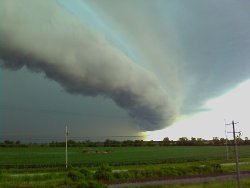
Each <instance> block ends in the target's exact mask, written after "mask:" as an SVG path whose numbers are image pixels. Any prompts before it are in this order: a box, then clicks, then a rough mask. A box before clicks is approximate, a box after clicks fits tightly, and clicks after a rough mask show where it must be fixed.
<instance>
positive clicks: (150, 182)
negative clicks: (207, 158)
mask: <svg viewBox="0 0 250 188" xmlns="http://www.w3.org/2000/svg"><path fill="white" fill-rule="evenodd" d="M247 177H249V178H250V172H242V173H241V178H247ZM234 178H236V174H221V175H212V176H200V177H198V176H195V177H182V178H180V177H178V178H171V179H170V178H166V179H161V180H145V181H141V182H139V181H138V182H131V183H130V182H128V183H117V184H109V185H108V187H109V188H121V187H139V186H146V185H170V184H187V183H203V182H209V181H215V180H228V179H234Z"/></svg>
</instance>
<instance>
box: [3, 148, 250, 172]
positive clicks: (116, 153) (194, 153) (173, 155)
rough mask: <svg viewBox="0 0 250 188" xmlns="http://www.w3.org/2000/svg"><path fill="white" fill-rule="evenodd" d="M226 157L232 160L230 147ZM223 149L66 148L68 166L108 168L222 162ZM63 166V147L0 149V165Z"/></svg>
mask: <svg viewBox="0 0 250 188" xmlns="http://www.w3.org/2000/svg"><path fill="white" fill-rule="evenodd" d="M229 149H230V150H229V158H230V159H233V158H234V153H233V148H232V147H230V148H229ZM238 149H239V156H240V159H243V158H250V146H240V147H238ZM225 159H226V148H225V147H224V146H168V147H167V146H166V147H163V146H161V147H101V148H100V147H90V148H86V147H82V148H79V147H69V148H68V161H69V164H70V165H79V164H81V165H98V164H101V163H107V164H111V165H116V164H117V165H126V164H154V163H178V162H188V161H209V160H225ZM64 163H65V148H63V147H47V146H46V147H39V146H36V147H8V148H5V147H3V148H1V149H0V165H1V166H2V167H6V166H7V165H10V166H12V165H14V166H24V167H25V166H29V165H31V166H56V165H63V164H64Z"/></svg>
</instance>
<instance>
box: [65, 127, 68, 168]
mask: <svg viewBox="0 0 250 188" xmlns="http://www.w3.org/2000/svg"><path fill="white" fill-rule="evenodd" d="M68 134H69V132H68V127H67V125H66V128H65V167H66V168H68Z"/></svg>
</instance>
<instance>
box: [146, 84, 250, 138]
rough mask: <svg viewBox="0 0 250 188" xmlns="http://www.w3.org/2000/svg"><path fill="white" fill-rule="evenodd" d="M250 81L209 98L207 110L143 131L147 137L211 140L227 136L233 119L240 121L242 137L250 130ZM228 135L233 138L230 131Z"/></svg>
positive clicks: (239, 127)
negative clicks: (162, 127) (158, 128)
mask: <svg viewBox="0 0 250 188" xmlns="http://www.w3.org/2000/svg"><path fill="white" fill-rule="evenodd" d="M249 96H250V80H247V81H245V82H243V83H241V84H239V85H238V86H237V87H236V88H234V89H233V90H231V91H229V92H228V93H226V94H224V95H222V96H220V97H217V98H214V99H211V100H209V101H207V103H206V104H205V105H204V107H205V108H207V109H208V110H207V111H203V112H200V113H197V114H194V115H190V116H182V117H179V119H178V120H177V121H176V122H175V123H174V124H173V125H171V126H170V127H167V128H165V129H162V130H157V131H147V132H144V135H145V140H159V141H160V140H163V139H164V138H165V137H168V138H170V139H172V140H178V139H179V138H181V137H187V138H189V139H190V138H191V137H195V138H203V139H212V138H213V137H220V138H225V137H226V135H225V131H226V130H231V126H225V123H227V124H230V123H231V122H232V121H233V120H234V121H235V122H239V124H237V127H236V128H237V130H238V131H241V132H242V135H241V138H242V139H244V138H245V137H249V136H250V135H249V133H250V127H249V125H250V119H249V110H250V109H249V108H250V101H249ZM227 137H229V138H230V137H232V136H231V135H230V134H229V135H227Z"/></svg>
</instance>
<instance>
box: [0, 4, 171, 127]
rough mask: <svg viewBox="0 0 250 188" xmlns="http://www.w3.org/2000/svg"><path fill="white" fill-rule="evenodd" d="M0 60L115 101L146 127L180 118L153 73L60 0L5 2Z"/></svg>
mask: <svg viewBox="0 0 250 188" xmlns="http://www.w3.org/2000/svg"><path fill="white" fill-rule="evenodd" d="M0 58H1V59H2V60H3V61H2V67H5V68H9V69H12V70H18V69H20V68H21V67H23V66H26V67H27V68H28V69H29V70H31V71H34V72H43V73H44V74H45V75H46V77H47V78H50V79H53V80H55V81H57V82H58V83H59V84H60V85H61V86H62V87H63V88H64V89H65V90H66V91H67V92H69V93H72V94H80V95H83V96H92V97H95V96H98V95H101V96H104V97H108V98H111V99H113V100H114V101H115V103H116V104H117V105H118V106H120V107H122V108H124V109H126V110H127V111H128V114H129V115H130V117H132V118H133V119H134V120H135V121H136V122H137V124H138V125H139V126H140V129H141V130H156V129H160V128H163V127H165V126H168V125H170V124H171V123H172V122H173V120H174V118H175V116H176V107H175V106H174V105H173V104H171V99H169V98H168V94H167V91H166V90H164V89H163V88H162V86H161V85H160V83H159V80H158V79H157V77H156V76H155V75H154V74H153V73H152V72H150V71H148V70H146V69H145V68H143V67H141V66H139V65H138V64H136V63H134V62H133V60H131V59H130V58H129V57H128V56H127V55H126V53H124V52H123V51H122V50H120V49H118V48H117V47H116V46H115V44H114V43H112V41H110V40H108V39H107V37H106V36H105V34H104V33H102V32H100V31H98V30H94V29H93V28H91V27H88V26H86V25H84V24H83V23H82V22H81V21H80V20H79V19H78V18H77V17H75V16H74V15H72V14H70V13H69V12H67V11H65V10H64V9H62V8H61V7H60V6H59V5H58V3H56V1H51V0H43V1H33V0H23V1H14V0H13V1H8V0H6V1H4V0H3V1H1V2H0Z"/></svg>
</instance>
